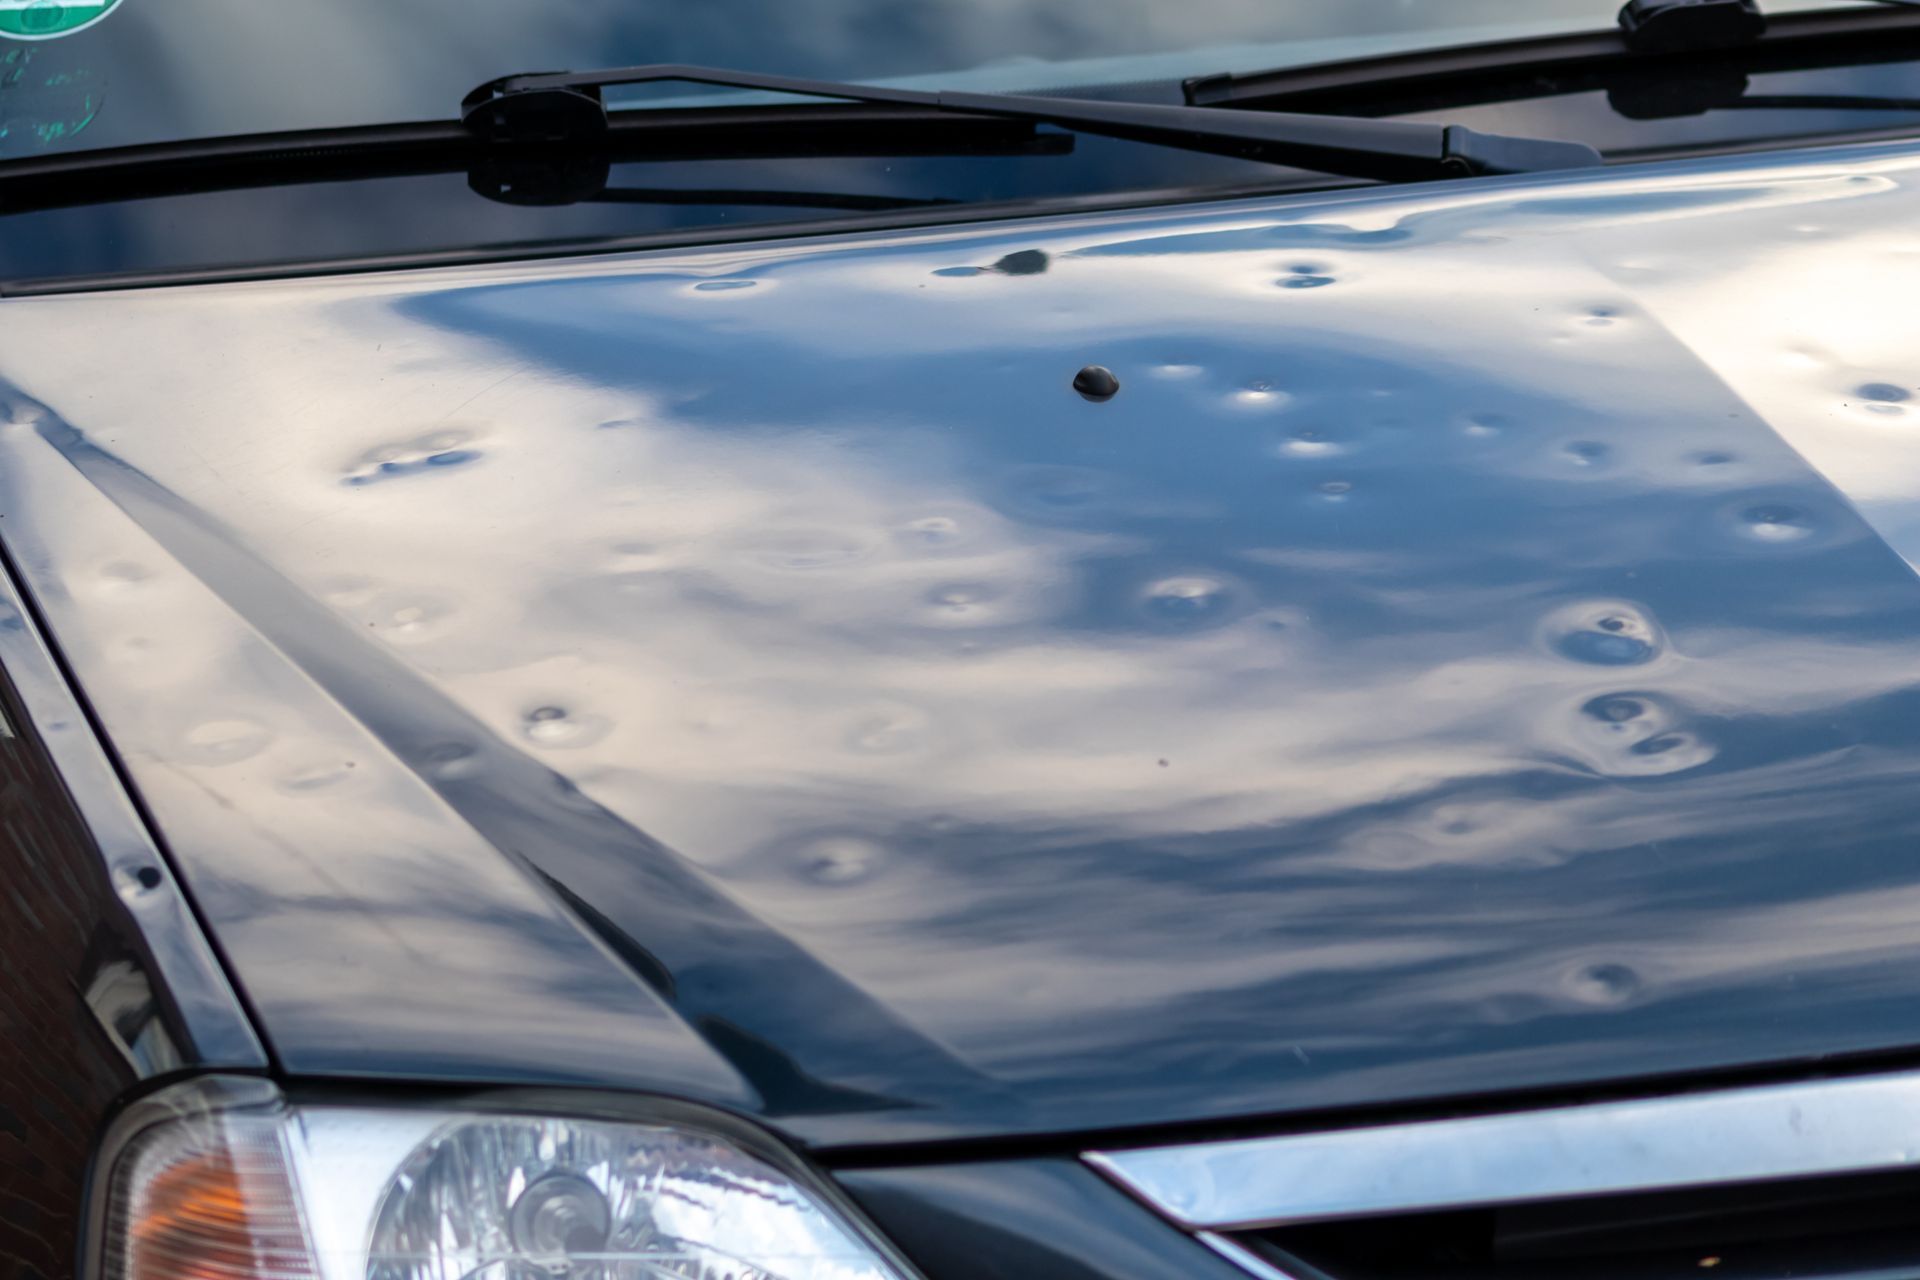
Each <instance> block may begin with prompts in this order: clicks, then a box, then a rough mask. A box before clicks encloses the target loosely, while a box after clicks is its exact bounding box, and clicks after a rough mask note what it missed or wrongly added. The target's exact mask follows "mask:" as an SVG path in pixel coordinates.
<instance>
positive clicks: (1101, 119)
mask: <svg viewBox="0 0 1920 1280" xmlns="http://www.w3.org/2000/svg"><path fill="white" fill-rule="evenodd" d="M661 81H685V82H689V83H694V84H710V85H721V86H725V87H728V88H735V89H760V90H768V91H771V92H775V93H786V94H797V95H800V96H802V97H810V98H840V99H845V100H848V101H852V102H867V103H891V104H895V105H900V106H914V107H922V108H926V109H928V110H931V111H935V112H952V113H957V114H961V115H974V116H1002V117H1010V118H1013V119H1018V120H1026V121H1031V122H1040V123H1046V124H1053V125H1059V126H1062V127H1065V128H1068V129H1072V130H1075V131H1077V132H1080V133H1091V134H1099V135H1102V136H1105V137H1113V138H1123V139H1128V140H1131V141H1137V142H1151V143H1158V144H1160V145H1162V146H1170V147H1179V148H1181V149H1183V150H1188V151H1205V152H1211V153H1214V154H1218V155H1228V156H1235V157H1239V158H1243V159H1251V160H1260V161H1266V162H1269V163H1273V164H1282V165H1287V166H1289V167H1292V168H1300V169H1311V170H1315V171H1317V172H1321V173H1332V174H1341V175H1344V176H1347V177H1354V178H1372V179H1378V180H1382V181H1388V182H1398V181H1418V180H1420V179H1425V178H1447V177H1459V176H1468V175H1474V174H1491V173H1530V172H1534V171H1538V170H1548V169H1573V168H1584V167H1587V166H1591V165H1597V164H1601V163H1603V161H1602V159H1601V156H1600V153H1599V152H1598V151H1595V150H1594V149H1593V148H1592V147H1589V146H1587V145H1586V144H1584V143H1578V142H1558V141H1553V140H1550V139H1544V138H1516V137H1508V136H1506V135H1502V134H1492V133H1479V132H1476V131H1474V130H1472V129H1468V128H1465V127H1463V126H1460V125H1432V124H1411V123H1406V122H1402V121H1391V120H1365V119H1356V118H1352V117H1346V116H1315V115H1295V114H1286V113H1281V112H1274V111H1240V110H1229V109H1221V108H1213V107H1191V106H1173V105H1161V104H1156V103H1139V102H1107V101H1097V100H1093V99H1087V98H1052V97H1036V96H1024V95H1017V94H998V93H950V92H922V91H919V90H914V89H890V88H883V87H880V86H876V85H860V84H841V83H837V82H834V81H828V80H803V79H797V78H794V77H791V76H774V75H760V74H758V73H755V72H748V71H727V70H721V69H718V68H714V67H697V66H683V65H677V64H672V63H662V64H656V65H653V66H643V67H618V68H612V69H609V70H604V71H583V72H555V73H537V74H529V75H517V76H507V77H505V78H503V79H499V80H493V81H489V82H488V83H486V84H483V85H481V86H480V87H479V88H477V89H475V90H474V91H473V92H472V93H470V94H468V95H467V97H466V99H465V101H464V102H463V103H462V104H461V105H462V111H461V119H462V121H463V123H465V125H466V126H467V127H468V128H469V129H470V130H472V131H473V132H474V133H475V134H476V135H478V136H480V137H483V138H486V139H488V140H490V141H494V142H500V143H523V144H580V143H587V142H591V141H592V140H593V139H595V138H597V137H600V136H601V135H603V134H605V133H606V132H607V130H608V129H609V128H610V127H612V126H611V118H610V117H609V115H608V111H607V106H606V101H605V98H604V96H603V91H604V90H606V89H608V88H611V87H614V86H618V85H631V84H652V83H657V82H661ZM735 110H738V111H741V112H749V111H752V110H753V108H751V107H740V108H735Z"/></svg>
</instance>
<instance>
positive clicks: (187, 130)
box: [0, 0, 1816, 158]
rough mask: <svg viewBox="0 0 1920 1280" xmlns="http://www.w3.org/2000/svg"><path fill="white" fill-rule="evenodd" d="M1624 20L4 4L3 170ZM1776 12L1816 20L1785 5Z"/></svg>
mask: <svg viewBox="0 0 1920 1280" xmlns="http://www.w3.org/2000/svg"><path fill="white" fill-rule="evenodd" d="M1613 7H1614V6H1613V0H1528V3H1526V4H1516V3H1514V0H326V3H312V2H306V3H302V2H301V0H281V2H276V3H267V4H261V3H252V4H249V3H243V2H236V0H70V2H68V3H61V2H59V0H0V158H17V157H22V156H30V155H34V154H40V153H45V152H49V151H71V150H77V149H83V148H99V147H110V146H124V145H129V144H134V143H144V142H162V141H173V140H178V139H186V138H201V137H218V136H223V135H229V134H240V133H260V132H270V131H279V130H292V129H313V128H329V127H337V126H347V125H362V124H378V123H385V122H391V121H401V120H436V119H445V118H447V117H449V116H451V115H452V114H454V112H455V109H456V106H457V104H458V102H459V100H460V97H461V95H463V94H464V93H466V91H467V90H469V89H471V88H472V87H473V86H474V85H476V84H478V83H480V82H481V81H483V80H489V79H492V78H494V77H496V76H500V75H506V74H509V73H513V72H519V71H528V70H563V69H579V68H589V67H604V66H619V65H625V64H632V63H641V62H691V63H703V64H706V65H710V66H721V67H733V68H738V69H742V70H753V71H765V72H773V73H779V74H786V75H800V76H810V77H816V78H822V79H836V80H862V81H880V82H890V81H891V82H908V83H912V82H916V81H918V82H921V83H928V84H938V85H940V86H941V87H947V88H964V89H972V90H976V91H1007V92H1011V91H1037V90H1047V89H1060V88H1071V87H1075V86H1086V85H1092V84H1121V83H1140V82H1149V81H1170V80H1177V79H1180V78H1184V77H1186V76H1193V75H1203V74H1209V73H1214V72H1222V71H1242V70H1253V69H1256V68H1263V67H1272V66H1279V65H1288V64H1294V63H1311V62H1322V61H1335V60H1340V59H1346V58H1354V57H1365V56H1371V55H1373V54H1377V53H1383V52H1389V51H1397V50H1402V49H1414V48H1421V47H1427V46H1435V45H1447V44H1463V43H1477V42H1480V41H1484V40H1491V39H1505V38H1514V37H1518V36H1524V35H1532V34H1544V33H1550V32H1561V31H1567V30H1581V29H1592V28H1603V27H1605V26H1606V25H1607V24H1609V23H1610V22H1611V21H1612V20H1613ZM1770 7H1771V8H1772V9H1774V10H1776V11H1777V10H1780V9H1784V8H1792V7H1800V8H1806V7H1816V6H1813V5H1809V4H1807V3H1800V4H1798V5H1794V4H1783V3H1779V2H1778V0H1776V3H1774V4H1772V5H1771V6H1770Z"/></svg>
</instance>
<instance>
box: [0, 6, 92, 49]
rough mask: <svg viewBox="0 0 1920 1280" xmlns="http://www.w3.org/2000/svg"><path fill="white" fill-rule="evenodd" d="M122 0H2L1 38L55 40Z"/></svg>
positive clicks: (81, 29) (82, 27)
mask: <svg viewBox="0 0 1920 1280" xmlns="http://www.w3.org/2000/svg"><path fill="white" fill-rule="evenodd" d="M119 7H120V0H0V40H54V39H58V38H59V37H60V36H70V35H72V34H73V33H74V32H76V31H84V30H86V29H87V28H88V27H90V26H92V25H93V24H94V23H96V22H98V21H100V19H102V18H104V17H106V16H107V15H108V14H109V13H112V12H113V11H114V10H115V9H117V8H119Z"/></svg>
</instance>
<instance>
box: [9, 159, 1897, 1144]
mask: <svg viewBox="0 0 1920 1280" xmlns="http://www.w3.org/2000/svg"><path fill="white" fill-rule="evenodd" d="M1916 184H1920V154H1916V153H1915V152H1914V151H1912V150H1902V149H1899V148H1879V149H1866V150H1860V149H1856V150H1846V151H1832V152H1824V153H1801V154H1788V155H1781V156H1776V157H1771V158H1754V159H1747V160H1739V161H1719V162H1714V163H1710V164H1709V163H1701V164H1697V165H1691V166H1680V165H1666V166H1660V167H1655V168H1649V169H1646V170H1640V171H1633V170H1624V171H1617V172H1611V173H1604V174H1597V175H1590V176H1581V177H1554V178H1538V179H1533V180H1527V181H1514V182H1475V183H1461V184H1456V185H1451V186H1444V187H1443V186H1434V187H1426V188H1409V189H1405V190H1402V191H1397V192H1391V191H1389V192H1377V193H1367V194H1359V193H1355V194H1349V195H1345V196H1339V197H1319V198H1314V199H1295V200H1292V201H1287V202H1273V203H1267V204H1250V203H1249V204H1239V205H1221V206H1212V207H1207V208H1200V209H1186V210H1177V211H1168V212H1163V213H1158V214H1141V215H1126V216H1117V215H1116V216H1105V217H1098V218H1083V219H1078V220H1059V221H1051V222H1045V223H1039V222H1035V223H1025V224H1009V225H1001V226H995V227H987V228H977V229H971V230H967V229H961V230H955V231H952V232H947V233H938V234H935V233H918V234H911V235H909V234H898V235H894V236H890V237H873V238H866V239H853V238H842V239H835V240H817V241H795V242H791V243H786V244H781V245H775V246H767V247H744V248H743V247H735V248H729V249H725V250H712V251H707V252H699V253H696V252H685V253H675V254H665V255H653V256H635V257H629V258H606V259H594V260H580V261H577V262H574V263H570V264H558V265H555V264H546V265H542V266H538V267H532V266H529V267H510V266H503V267H499V268H493V269H484V270H480V269H469V270H461V271H454V272H439V273H425V272H423V273H419V274H415V275H407V276H389V277H366V278H353V279H333V280H318V281H310V282H287V283H281V284H262V285H237V286H209V287H196V288H180V289H173V290H156V291H151V292H147V293H120V294H102V295H98V296H73V297H67V298H47V299H33V300H14V301H9V302H7V303H5V304H4V305H0V377H3V378H4V379H5V380H6V383H7V385H8V386H9V387H10V388H12V390H9V391H8V392H7V395H8V396H10V397H11V399H10V402H9V403H10V407H9V408H8V410H7V411H6V413H5V414H4V415H0V421H10V425H6V426H0V477H4V481H5V488H4V494H3V495H0V515H3V516H4V522H3V523H0V529H4V531H5V536H6V537H7V539H8V542H9V545H10V547H11V548H12V549H13V551H14V553H15V554H16V555H17V556H18V557H19V558H20V560H21V563H22V566H23V569H24V572H25V573H26V575H27V577H28V579H29V582H30V584H31V586H32V587H33V589H34V591H35V592H36V593H37V595H38V597H39V599H40V602H41V604H42V607H43V608H44V609H45V610H46V612H47V614H48V616H49V617H50V618H51V620H52V621H53V624H54V627H55V630H56V632H57V635H58V638H59V640H60V642H61V644H62V645H63V646H64V648H65V652H66V653H67V655H68V657H69V659H70V661H71V662H72V663H73V665H74V667H75V669H76V670H77V672H78V673H79V675H80V678H81V679H82V681H83V682H84V684H85V685H86V687H87V689H88V691H89V693H90V694H91V696H92V697H93V698H94V700H95V702H96V704H97V706H98V709H99V711H100V713H101V715H102V717H103V718H104V721H105V723H106V725H107V727H108V729H109V730H110V732H111V733H112V735H113V736H114V739H115V741H116V743H117V744H118V745H119V747H120V749H121V750H122V751H123V752H124V754H125V756H126V758H127V760H128V763H129V765H130V768H131V770H132V773H133V776H134V778H135V780H136V781H137V783H138V785H139V786H140V788H141V790H142V792H143V795H144V798H145V799H146V801H147V803H148V804H149V805H150V806H151V808H152V810H153V812H154V813H155V814H156V816H157V817H158V819H159V822H160V824H161V826H162V828H163V830H164V831H165V832H166V833H167V835H168V837H169V839H170V842H171V844H172V847H173V848H174V849H175V850H176V851H177V853H178V855H179V857H180V859H181V861H182V864H183V866H184V869H185V871H186V876H187V880H188V882H189V886H190V888H191V889H192V890H193V892H194V893H195V894H196V895H197V898H198V901H199V903H200V905H201V906H202V908H203V910H204V911H205V912H206V913H207V915H208V916H209V917H210V919H211V920H212V921H213V922H214V926H215V928H216V929H217V931H218V933H219V937H220V940H221V942H222V944H223V946H224V947H225V948H226V951H227V954H228V955H230V956H231V957H232V959H233V960H234V963H235V965H236V966H237V969H238V973H239V977H240V980H241V982H242V984H243V985H244V986H245V988H246V990H247V993H248V994H249V996H250V997H251V999H252V1000H253V1002H254V1004H255V1006H256V1007H257V1008H258V1010H259V1011H260V1014H261V1018H262V1022H263V1031H264V1033H265V1035H266V1036H267V1038H268V1039H269V1040H270V1041H271V1044H272V1047H273V1048H274V1049H275V1050H276V1052H277V1053H278V1054H279V1056H280V1058H281V1060H282V1061H284V1063H285V1064H286V1065H287V1067H288V1068H289V1070H291V1071H293V1072H295V1073H297V1074H316V1075H341V1074H347V1075H398V1076H411V1077H419V1078H451V1079H486V1080H547V1081H554V1082H568V1081H591V1082H594V1083H597V1084H602V1085H608V1086H613V1087H628V1088H647V1089H657V1090H661V1091H665V1092H670V1093H678V1094H682V1095H686V1096H691V1097H697V1098H703V1099H706V1100H709V1101H714V1102H716V1103H718V1104H720V1105H724V1106H729V1107H732V1108H734V1109H736V1110H741V1111H747V1112H752V1113H756V1114H759V1115H762V1116H764V1117H767V1118H768V1119H770V1120H771V1121H772V1122H774V1123H775V1124H776V1125H778V1126H780V1127H782V1128H783V1129H784V1130H786V1131H787V1132H788V1133H790V1134H792V1135H794V1136H796V1137H798V1138H800V1139H801V1140H804V1141H808V1142H814V1143H821V1144H828V1145H832V1144H844V1143H866V1142H889V1141H896V1140H907V1139H918V1138H929V1137H957V1136H979V1135H985V1134H995V1133H1012V1132H1040V1131H1067V1130H1094V1129H1099V1128H1102V1127H1112V1126H1118V1125H1129V1126H1130V1125H1138V1124H1147V1123H1155V1122H1163V1121H1167V1122H1171V1121H1197V1120H1206V1119H1211V1118H1222V1117H1229V1116H1247V1115H1256V1114H1262V1115H1264V1114H1278V1113H1285V1112H1291V1111H1298V1110H1302V1109H1309V1108H1319V1107H1329V1106H1341V1105H1349V1104H1381V1103H1390V1102H1397V1101H1403V1100H1411V1099H1416V1098H1432V1097H1439V1096H1450V1095H1465V1094H1482V1093H1487V1092H1491V1091H1495V1090H1500V1089H1509V1088H1518V1087H1524V1086H1545V1085H1567V1084H1574V1083H1580V1082H1590V1081H1602V1080H1624V1079H1631V1078H1637V1077H1647V1076H1654V1075H1666V1074H1670V1073H1675V1072H1680V1071H1686V1070H1696V1069H1703V1068H1708V1067H1714V1066H1725V1065H1732V1064H1741V1063H1761V1062H1779V1063H1791V1062H1795V1061H1800V1060H1804V1059H1808V1058H1812V1057H1817V1056H1824V1055H1834V1054H1844V1053H1849V1052H1859V1051H1868V1050H1877V1049H1885V1048H1891V1047H1898V1046H1912V1045H1915V1044H1917V1043H1920V1013H1916V1009H1917V1008H1920V1003H1917V1001H1916V997H1920V965H1917V964H1916V963H1915V960H1916V959H1917V958H1920V849H1917V847H1916V835H1917V834H1920V792H1917V791H1916V789H1915V787H1914V785H1913V781H1912V779H1913V774H1914V769H1915V765H1916V758H1917V756H1920V718H1916V713H1920V657H1916V650H1915V644H1914V636H1915V635H1916V633H1920V581H1916V579H1915V577H1914V572H1913V568H1912V564H1911V562H1912V561H1914V560H1916V559H1920V484H1916V482H1915V481H1914V480H1913V478H1912V477H1914V476H1915V475H1920V354H1916V353H1920V319H1916V318H1915V315H1916V313H1915V312H1914V310H1913V308H1912V305H1911V300H1912V298H1914V297H1915V296H1920V229H1917V228H1920V186H1917V185H1916ZM1087 364H1101V365H1105V366H1107V367H1109V368H1111V369H1112V370H1113V371H1114V372H1115V373H1116V374H1117V375H1118V377H1119V379H1120V383H1121V389H1120V391H1119V394H1118V395H1116V396H1115V397H1113V398H1112V399H1111V400H1108V401H1106V402H1104V403H1091V402H1088V401H1086V400H1083V399H1082V398H1080V397H1079V396H1078V395H1077V394H1075V393H1074V392H1073V390H1072V389H1071V386H1070V384H1071V381H1072V379H1073V377H1074V375H1075V373H1076V372H1077V371H1078V370H1079V369H1080V368H1081V367H1082V366H1084V365H1087Z"/></svg>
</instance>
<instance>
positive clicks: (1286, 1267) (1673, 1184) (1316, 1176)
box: [1086, 1074, 1920, 1280]
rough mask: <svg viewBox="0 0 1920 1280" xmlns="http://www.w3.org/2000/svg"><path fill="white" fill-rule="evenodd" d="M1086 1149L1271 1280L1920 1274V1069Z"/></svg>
mask: <svg viewBox="0 0 1920 1280" xmlns="http://www.w3.org/2000/svg"><path fill="white" fill-rule="evenodd" d="M1086 1158H1087V1160H1088V1161H1089V1163H1091V1164H1093V1165H1094V1166H1095V1167H1096V1168H1098V1169H1100V1170H1101V1171H1102V1172H1103V1173H1105V1174H1106V1175H1107V1176H1108V1177H1110V1178H1112V1179H1113V1180H1115V1181H1117V1182H1118V1183H1120V1184H1121V1185H1122V1186H1123V1187H1126V1188H1127V1189H1128V1190H1129V1191H1131V1192H1133V1193H1134V1194H1135V1195H1136V1196H1138V1197H1139V1198H1141V1199H1143V1200H1145V1201H1146V1202H1147V1203H1148V1204H1149V1205H1150V1206H1151V1207H1153V1208H1154V1209H1155V1210H1157V1211H1158V1212H1160V1213H1161V1214H1162V1215H1164V1216H1165V1217H1167V1218H1169V1219H1171V1220H1172V1221H1173V1222H1175V1223H1176V1224H1178V1225H1180V1226H1182V1227H1184V1228H1186V1229H1188V1230H1189V1231H1191V1232H1193V1233H1194V1234H1195V1235H1196V1236H1197V1237H1199V1238H1200V1239H1201V1240H1202V1241H1203V1242H1205V1243H1206V1244H1208V1245H1209V1246H1211V1247H1212V1248H1214V1249H1216V1250H1217V1251H1219V1252H1220V1253H1222V1254H1224V1255H1225V1256H1227V1257H1229V1258H1231V1259H1232V1260H1234V1261H1235V1262H1237V1263H1239V1264H1240V1265H1241V1266H1242V1267H1243V1268H1244V1269H1246V1270H1247V1271H1248V1272H1250V1273H1251V1274H1254V1275H1257V1276H1261V1277H1265V1278H1267V1280H1275V1278H1284V1280H1822V1278H1824V1277H1833V1278H1835V1280H1838V1278H1840V1277H1863V1276H1871V1277H1873V1278H1874V1280H1920V1074H1902V1075H1890V1076H1874V1077H1859V1078H1853V1079H1845V1080H1831V1081H1819V1082H1810V1083H1805V1084H1794V1085H1783V1086H1770V1087H1766V1088H1756V1089H1738V1090H1724V1091H1719V1092H1712V1093H1693V1094H1684V1095H1677V1096H1672V1097H1667V1098H1655V1099H1647V1100H1640V1101H1633V1102H1614V1103H1604V1104H1595V1105H1591V1106H1583V1107H1563V1108H1554V1109H1548V1110H1538V1111H1531V1112H1519V1113H1510V1114H1505V1115H1494V1116H1476V1117H1471V1118H1465V1119H1456V1120H1443V1121H1433V1122H1429V1123H1424V1124H1410V1125H1395V1126H1387V1127H1379V1128H1366V1129H1347V1130H1337V1131H1331V1132H1320V1133H1311V1134H1295V1135H1288V1136H1279V1137H1272V1138H1261V1139H1253V1140H1247V1141H1238V1142H1229V1143H1216V1144H1200V1145H1196V1146H1186V1147H1175V1148H1151V1149H1142V1150H1133V1151H1106V1152H1099V1153H1090V1154H1088V1156H1087V1157H1086Z"/></svg>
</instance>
